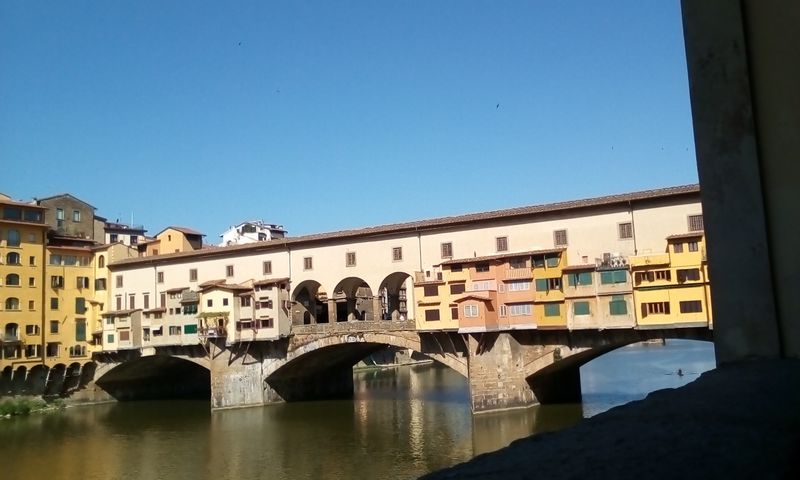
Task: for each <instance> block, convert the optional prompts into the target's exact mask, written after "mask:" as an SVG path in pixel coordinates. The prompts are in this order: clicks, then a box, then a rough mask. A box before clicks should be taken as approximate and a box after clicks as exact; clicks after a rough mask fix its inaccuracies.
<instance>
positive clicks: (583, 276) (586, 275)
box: [578, 272, 592, 285]
mask: <svg viewBox="0 0 800 480" xmlns="http://www.w3.org/2000/svg"><path fill="white" fill-rule="evenodd" d="M578 284H580V285H591V284H592V272H581V273H579V274H578Z"/></svg>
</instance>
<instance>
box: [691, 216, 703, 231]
mask: <svg viewBox="0 0 800 480" xmlns="http://www.w3.org/2000/svg"><path fill="white" fill-rule="evenodd" d="M688 220H689V231H690V232H700V231H702V230H703V216H702V215H689V217H688Z"/></svg>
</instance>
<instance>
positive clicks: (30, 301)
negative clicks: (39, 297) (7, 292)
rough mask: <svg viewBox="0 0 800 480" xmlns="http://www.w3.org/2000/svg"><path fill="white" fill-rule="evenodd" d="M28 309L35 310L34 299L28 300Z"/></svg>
mask: <svg viewBox="0 0 800 480" xmlns="http://www.w3.org/2000/svg"><path fill="white" fill-rule="evenodd" d="M28 310H36V301H34V300H28Z"/></svg>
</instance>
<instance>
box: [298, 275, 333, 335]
mask: <svg viewBox="0 0 800 480" xmlns="http://www.w3.org/2000/svg"><path fill="white" fill-rule="evenodd" d="M292 300H293V302H292V324H293V325H310V324H313V323H328V321H329V319H328V303H327V302H328V295H327V294H326V292H325V289H324V288H322V285H320V283H319V282H316V281H314V280H305V281H303V282H301V283H300V284H299V285H297V286H296V287H294V289H293V290H292Z"/></svg>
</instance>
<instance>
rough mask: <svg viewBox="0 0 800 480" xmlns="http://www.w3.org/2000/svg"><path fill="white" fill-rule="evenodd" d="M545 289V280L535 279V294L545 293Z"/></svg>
mask: <svg viewBox="0 0 800 480" xmlns="http://www.w3.org/2000/svg"><path fill="white" fill-rule="evenodd" d="M547 290H548V288H547V279H546V278H537V279H536V291H537V292H546V291H547Z"/></svg>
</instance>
